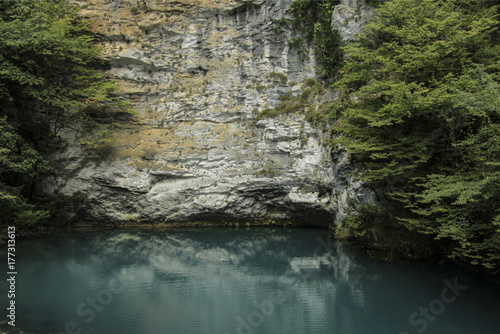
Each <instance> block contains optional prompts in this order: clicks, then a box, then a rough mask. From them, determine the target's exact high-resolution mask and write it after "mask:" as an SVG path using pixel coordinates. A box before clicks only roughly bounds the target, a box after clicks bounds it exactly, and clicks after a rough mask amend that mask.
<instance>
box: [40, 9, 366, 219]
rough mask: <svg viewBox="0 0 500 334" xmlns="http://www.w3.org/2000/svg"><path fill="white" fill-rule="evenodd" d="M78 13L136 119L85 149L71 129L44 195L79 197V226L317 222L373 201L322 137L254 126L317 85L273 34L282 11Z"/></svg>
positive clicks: (279, 33)
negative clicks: (266, 112)
mask: <svg viewBox="0 0 500 334" xmlns="http://www.w3.org/2000/svg"><path fill="white" fill-rule="evenodd" d="M76 2H78V3H79V4H81V5H84V8H85V9H84V10H83V11H82V14H83V15H87V16H88V17H89V18H90V19H91V20H92V22H93V27H94V29H95V30H96V31H97V32H98V33H100V35H101V36H102V40H103V43H104V44H105V53H104V57H105V60H106V61H107V63H108V64H109V69H107V70H106V75H107V76H109V77H110V78H112V79H113V80H115V81H116V82H117V83H118V84H119V85H120V87H121V95H122V97H123V98H124V99H127V100H129V101H131V102H132V103H133V106H134V108H135V110H136V112H137V114H136V115H134V116H133V117H132V118H130V119H127V120H126V121H120V119H118V118H117V119H115V121H116V122H115V125H116V130H115V132H114V138H115V141H113V142H111V143H107V144H103V145H101V146H100V147H99V148H97V149H95V150H91V149H87V148H85V147H83V146H81V145H80V144H79V142H78V140H77V139H76V137H75V134H74V133H71V132H67V133H66V135H65V139H66V141H67V142H68V145H67V147H66V148H65V149H63V150H61V151H59V152H57V153H56V154H54V155H53V156H52V157H51V160H52V161H53V165H54V167H55V168H54V173H53V175H52V176H50V177H49V178H48V179H47V180H46V182H45V184H44V187H45V189H46V191H49V192H52V191H56V190H58V191H61V192H63V193H65V194H71V193H73V192H75V191H82V192H85V193H87V194H88V196H89V202H88V203H87V204H86V217H87V218H88V219H93V220H102V219H105V220H113V221H126V220H137V221H156V222H173V221H194V220H203V221H206V220H218V221H220V220H228V221H229V220H237V221H266V220H276V221H295V222H302V223H310V224H324V223H333V222H335V221H337V220H338V219H339V218H341V217H342V216H343V215H344V214H345V207H346V202H347V198H349V197H351V198H354V199H355V200H357V201H371V200H372V195H371V192H369V191H368V190H366V189H365V188H363V187H362V186H361V184H360V183H359V182H355V181H353V179H352V176H351V173H350V171H351V170H353V169H354V168H355V167H354V166H352V165H351V164H350V163H349V158H348V156H347V154H346V153H343V152H333V154H332V152H331V149H330V147H329V144H328V142H329V133H328V131H327V130H326V129H318V128H315V127H313V126H311V125H310V124H309V123H308V122H307V121H306V120H305V117H304V116H303V115H302V114H289V115H281V116H279V117H277V118H272V119H261V120H259V121H255V117H256V113H257V112H258V111H260V110H262V109H265V108H272V107H274V106H276V105H277V104H279V97H280V96H282V95H286V94H288V95H294V94H296V93H297V92H299V91H300V90H301V87H302V84H303V82H304V81H305V80H306V79H307V78H312V77H314V69H315V66H316V64H315V60H314V55H313V54H312V53H310V57H309V60H307V61H303V60H302V59H301V58H300V57H299V55H298V53H297V50H294V49H291V48H290V47H289V46H288V40H289V38H290V36H291V32H290V31H288V30H287V29H286V28H284V27H280V25H278V24H277V20H279V19H282V18H284V17H287V15H288V14H287V8H288V7H289V4H290V2H291V1H290V0H251V1H218V0H216V1H212V0H176V1H171V0H168V1H163V0H149V1H124V0H123V1H120V0H114V1H102V0H88V1H76ZM278 22H279V21H278ZM271 73H274V75H271ZM277 74H279V75H277ZM327 98H328V94H327V95H325V97H324V99H327ZM115 117H116V116H115Z"/></svg>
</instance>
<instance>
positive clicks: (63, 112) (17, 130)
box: [0, 0, 123, 223]
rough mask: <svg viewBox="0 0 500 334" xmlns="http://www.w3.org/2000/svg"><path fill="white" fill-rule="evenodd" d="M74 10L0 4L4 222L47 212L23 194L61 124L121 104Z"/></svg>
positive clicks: (24, 1) (78, 122) (51, 2)
mask: <svg viewBox="0 0 500 334" xmlns="http://www.w3.org/2000/svg"><path fill="white" fill-rule="evenodd" d="M78 10H79V8H78V6H76V5H74V4H70V3H69V2H68V1H66V0H40V1H33V0H2V1H1V2H0V131H1V132H2V138H1V139H0V215H1V216H2V217H3V222H4V223H9V222H12V221H14V222H16V221H19V220H20V219H19V217H24V218H27V220H28V221H26V223H29V222H36V221H39V218H43V217H45V216H46V211H44V210H35V209H34V206H33V205H32V204H28V202H27V200H26V199H25V198H27V197H30V192H31V189H32V188H33V185H34V182H35V181H36V179H37V177H38V176H39V175H41V174H42V173H44V172H46V171H47V170H48V169H49V165H48V163H47V162H46V161H44V160H43V158H42V155H43V153H44V152H45V150H46V149H47V147H48V144H50V143H51V142H52V141H53V140H54V138H56V137H57V134H58V133H59V131H60V130H61V129H63V128H68V127H72V128H75V129H82V128H84V127H85V125H88V124H89V123H90V122H91V118H90V117H89V114H90V113H89V110H91V109H93V110H94V111H95V110H96V109H99V108H102V107H103V106H104V105H114V106H122V105H123V104H122V103H120V102H119V101H118V100H117V99H116V98H114V97H113V95H112V92H113V91H114V90H115V85H114V84H113V83H111V82H109V81H107V80H106V79H105V78H104V77H103V76H102V74H101V73H100V72H99V71H98V70H97V65H98V64H99V62H100V61H99V55H100V51H101V49H100V48H99V47H97V46H96V43H95V36H94V34H93V33H92V31H91V30H90V26H89V23H88V22H87V21H85V20H84V19H83V18H82V17H80V16H79V15H78ZM27 212H31V214H29V215H26V213H27ZM37 217H38V218H37ZM28 218H29V219H28ZM21 220H22V219H21Z"/></svg>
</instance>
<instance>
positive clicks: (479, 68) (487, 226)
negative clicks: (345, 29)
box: [334, 0, 500, 270]
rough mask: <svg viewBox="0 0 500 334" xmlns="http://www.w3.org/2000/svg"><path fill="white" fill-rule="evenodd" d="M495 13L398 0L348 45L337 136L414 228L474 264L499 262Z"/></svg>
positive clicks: (472, 5)
mask: <svg viewBox="0 0 500 334" xmlns="http://www.w3.org/2000/svg"><path fill="white" fill-rule="evenodd" d="M497 10H498V9H497V8H496V7H495V6H491V5H487V4H485V3H483V2H481V1H470V2H467V3H464V2H461V1H454V0H447V1H445V0H440V1H433V0H394V1H387V2H385V3H383V4H382V5H380V7H379V8H378V9H377V12H378V19H377V20H376V21H374V22H372V23H370V24H368V25H367V26H366V27H365V29H364V31H363V33H362V34H361V36H360V37H359V40H358V41H356V42H352V43H350V44H349V45H348V46H347V47H346V48H345V51H346V53H347V55H348V57H347V60H346V63H345V66H344V67H343V69H342V70H341V72H342V78H341V79H340V80H339V82H338V83H337V88H339V89H340V90H341V91H342V92H343V94H344V95H343V96H342V98H341V102H340V105H341V106H342V119H341V120H339V121H338V122H337V123H336V124H335V126H334V130H335V131H336V133H338V134H342V135H343V136H341V137H338V138H337V139H335V140H334V144H336V145H341V146H344V147H346V148H347V150H348V151H349V152H350V153H351V154H352V155H353V157H354V158H355V159H356V160H358V161H362V162H364V163H365V165H366V166H367V171H366V173H365V174H364V175H362V177H363V179H365V180H367V181H370V182H372V183H375V184H378V185H379V186H383V187H384V188H385V189H389V190H388V191H387V193H386V195H387V197H388V198H391V199H393V200H396V202H394V203H393V205H394V206H400V210H399V211H398V212H399V213H398V215H397V216H398V218H399V221H400V222H401V224H403V225H404V226H406V227H407V228H408V229H409V230H411V231H417V232H418V233H421V234H426V235H430V236H433V237H434V238H436V239H438V240H441V242H445V244H446V245H448V246H449V247H448V250H447V251H448V255H449V256H450V257H451V258H453V259H455V260H456V261H459V262H462V263H464V264H469V265H482V266H484V267H486V268H488V269H491V270H493V269H494V268H499V266H500V229H499V221H500V146H499V144H500V94H499V92H500V90H499V88H500V86H499V84H498V79H499V78H500V77H499V71H498V70H499V52H498V51H499V48H498V45H497V44H495V43H494V41H493V36H494V34H493V32H494V30H495V28H496V27H497V26H498V23H499V22H498V21H497V14H496V13H497Z"/></svg>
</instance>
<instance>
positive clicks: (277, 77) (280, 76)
mask: <svg viewBox="0 0 500 334" xmlns="http://www.w3.org/2000/svg"><path fill="white" fill-rule="evenodd" d="M267 77H268V78H269V79H271V80H272V81H274V82H278V83H281V84H282V85H284V84H286V83H287V81H288V77H287V76H286V75H285V74H284V73H276V72H271V73H269V74H268V75H267Z"/></svg>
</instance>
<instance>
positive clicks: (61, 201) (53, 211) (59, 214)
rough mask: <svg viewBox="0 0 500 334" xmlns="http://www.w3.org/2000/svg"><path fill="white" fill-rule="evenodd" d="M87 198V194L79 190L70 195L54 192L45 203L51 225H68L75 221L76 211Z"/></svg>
mask: <svg viewBox="0 0 500 334" xmlns="http://www.w3.org/2000/svg"><path fill="white" fill-rule="evenodd" d="M87 200H88V198H87V195H86V194H84V193H81V192H76V193H74V194H72V195H70V196H68V195H64V194H61V193H59V192H56V193H55V194H54V195H53V196H52V197H51V198H50V199H49V201H48V203H47V204H46V206H47V209H48V211H49V212H50V224H51V226H55V227H63V226H70V225H71V224H72V223H74V222H76V220H77V218H78V211H79V210H80V209H81V208H82V205H83V204H84V203H85V202H86V201H87Z"/></svg>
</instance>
